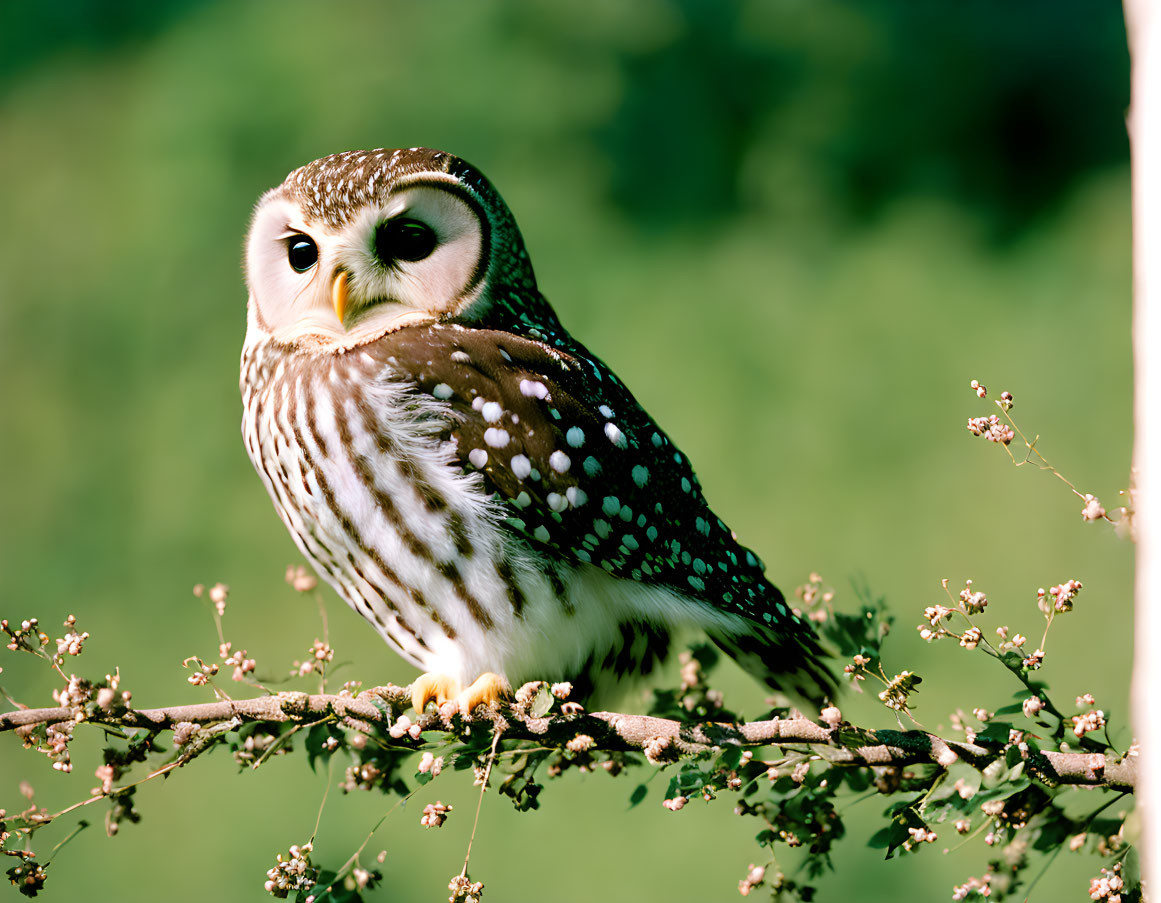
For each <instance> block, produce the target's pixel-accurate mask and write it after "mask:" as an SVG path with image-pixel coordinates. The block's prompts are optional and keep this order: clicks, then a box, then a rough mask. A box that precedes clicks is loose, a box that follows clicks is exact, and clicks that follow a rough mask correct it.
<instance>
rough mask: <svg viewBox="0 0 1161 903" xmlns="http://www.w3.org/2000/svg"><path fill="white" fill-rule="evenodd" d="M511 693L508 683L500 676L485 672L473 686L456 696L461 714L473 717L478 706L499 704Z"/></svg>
mask: <svg viewBox="0 0 1161 903" xmlns="http://www.w3.org/2000/svg"><path fill="white" fill-rule="evenodd" d="M510 692H511V688H510V687H509V686H508V681H506V680H504V678H502V677H501V676H500V675H499V674H493V673H492V672H491V671H485V672H484V673H483V674H481V675H480V676H479V677H477V678H476V679H475V681H473V682H472V685H471V686H470V687H468V688H467V689H466V690H463V691H462V692H461V693H460V694H459V695H457V696H456V702H457V703H458V704H459V707H460V713H461V714H462V715H464V717H469V716H471V714H472V712H474V711H475V710H476V707H477V706H481V705H489V706H490V705H492V704H493V703H496V702H499V701H500V700H501V699H503V698H504V697H505V696H507V695H508V694H509V693H510Z"/></svg>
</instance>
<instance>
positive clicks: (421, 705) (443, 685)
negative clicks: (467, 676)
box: [411, 672, 474, 715]
mask: <svg viewBox="0 0 1161 903" xmlns="http://www.w3.org/2000/svg"><path fill="white" fill-rule="evenodd" d="M473 686H474V684H473ZM460 695H462V694H461V693H460V682H459V681H458V680H456V679H455V678H454V677H451V676H450V675H448V674H436V673H434V672H428V673H426V674H420V675H419V677H417V678H415V682H414V683H413V684H412V685H411V707H412V708H413V709H415V713H416V714H417V715H422V714H423V710H424V709H425V708H427V704H428V703H429V702H431V701H432V700H435V704H436V705H437V706H442V705H443V704H444V703H445V702H452V701H454V700H456V699H458V698H459V696H460Z"/></svg>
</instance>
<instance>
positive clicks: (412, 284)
mask: <svg viewBox="0 0 1161 903" xmlns="http://www.w3.org/2000/svg"><path fill="white" fill-rule="evenodd" d="M245 258H246V262H245V270H246V282H247V285H248V288H249V303H248V308H247V330H246V339H245V343H244V347H243V350H242V358H241V392H242V400H243V406H244V416H243V423H242V433H243V436H244V439H245V444H246V449H247V451H248V452H249V455H250V458H251V460H252V461H253V463H254V466H255V468H256V469H257V471H258V474H259V476H260V477H261V479H262V482H263V483H264V484H265V486H266V489H267V491H268V492H269V494H270V498H271V500H272V501H273V502H274V507H275V509H276V510H277V511H278V514H279V516H280V517H281V518H282V520H283V522H284V523H285V524H286V526H287V528H288V529H289V530H290V534H291V536H292V537H293V538H294V541H295V543H296V544H297V545H298V547H299V549H300V550H301V551H302V553H303V554H304V555H305V556H306V557H307V558H308V559H309V560H310V562H311V563H312V564H313V565H314V567H315V568H316V569H317V571H318V573H319V574H320V576H322V577H323V578H324V579H325V580H326V581H327V582H328V583H330V585H331V586H333V587H334V589H335V591H336V592H338V594H339V595H340V596H341V597H342V598H343V599H345V600H346V602H347V603H348V604H349V605H350V606H351V607H352V608H354V609H355V610H356V611H357V612H358V613H359V614H361V615H362V616H363V617H364V618H366V619H367V620H368V621H370V622H371V623H372V624H373V625H374V626H375V628H376V629H377V630H378V631H379V633H380V634H381V635H382V636H383V638H384V639H385V640H386V642H387V643H388V644H389V645H390V646H391V647H392V648H393V649H394V650H395V651H396V652H398V653H399V654H400V655H401V656H403V658H405V659H406V660H408V661H409V662H412V663H413V664H415V665H416V666H418V667H419V668H420V669H422V671H423V672H424V673H423V675H422V676H421V677H420V678H419V679H418V680H417V681H416V682H415V683H414V684H413V685H412V701H413V703H414V705H415V707H416V709H417V710H419V711H422V710H423V708H424V707H425V706H426V705H427V704H428V703H429V702H431V701H432V700H434V701H435V702H437V703H439V704H443V703H444V702H447V701H454V702H456V703H457V704H458V705H459V707H460V708H461V710H463V711H464V712H471V711H472V710H473V709H474V708H475V707H476V706H477V705H479V704H481V703H490V702H493V701H495V700H497V699H499V698H501V697H502V696H503V695H504V694H505V693H506V692H507V691H508V689H509V688H510V687H511V686H513V685H518V684H519V683H520V682H523V681H525V680H529V679H551V680H567V681H571V682H572V683H573V686H574V695H576V696H583V697H584V698H587V699H589V700H590V701H591V700H592V699H602V698H608V696H609V695H610V694H611V693H613V692H615V691H616V690H617V688H618V687H620V686H622V685H623V684H624V683H626V682H627V681H629V680H630V679H631V678H634V677H637V676H640V675H645V674H647V673H649V672H650V671H651V670H653V669H654V668H655V667H656V666H657V665H658V663H660V662H662V661H663V660H664V659H665V657H666V655H667V653H668V651H669V648H670V645H671V638H672V637H674V635H675V634H676V633H677V632H679V631H682V630H684V629H687V628H694V629H696V630H700V631H704V632H705V633H706V634H708V636H709V637H710V638H711V639H712V640H713V642H714V643H716V644H717V645H718V646H719V647H721V648H722V649H724V650H725V651H726V652H727V653H729V654H730V655H731V656H733V657H734V658H735V659H737V660H738V661H739V662H740V663H741V664H742V666H743V667H744V668H746V669H747V670H748V671H750V672H751V673H752V674H754V675H755V676H756V677H758V678H759V679H761V680H763V681H765V682H766V683H768V684H769V685H770V686H772V687H776V688H779V689H781V690H782V691H784V692H786V693H788V694H791V695H792V696H795V697H798V698H804V699H805V700H808V701H812V702H813V703H815V704H817V703H819V702H821V701H822V700H823V699H825V698H827V697H828V696H829V695H830V694H832V693H833V690H834V678H833V676H832V675H831V673H830V671H829V670H828V668H827V665H826V657H825V655H824V653H823V651H822V649H821V648H820V645H819V643H818V642H817V640H816V638H815V636H814V634H813V632H812V630H811V629H810V627H809V626H808V625H807V624H805V623H804V622H803V621H802V620H801V619H800V618H799V617H798V616H796V615H795V614H794V612H793V611H792V610H791V609H790V607H789V606H788V605H787V603H786V601H785V599H784V598H783V596H782V594H781V593H780V592H779V591H778V589H777V588H776V587H775V586H773V585H772V584H771V583H770V582H769V581H768V580H767V579H766V577H765V576H764V569H763V566H762V564H761V562H759V560H758V558H757V557H756V556H755V555H754V553H753V552H751V551H750V550H749V549H746V548H745V547H743V546H741V545H740V544H739V543H738V542H737V541H736V539H735V537H734V534H733V533H732V532H731V531H730V529H729V528H728V527H727V526H726V525H725V524H724V523H723V522H722V520H721V519H720V518H718V517H717V516H716V515H715V514H714V512H713V511H712V510H711V509H710V507H709V505H708V504H707V503H706V500H705V497H704V496H703V494H702V490H701V487H700V486H699V484H698V480H697V477H696V476H694V472H693V469H692V468H691V466H690V462H689V461H688V460H687V458H686V457H685V455H683V454H682V452H681V451H680V450H679V449H678V448H677V447H676V446H675V445H674V443H673V442H672V440H671V439H670V438H669V436H668V435H667V434H666V433H665V431H664V430H662V429H661V427H659V426H658V425H657V424H656V423H655V422H654V421H653V418H652V417H650V416H649V414H648V413H647V412H646V411H645V410H644V409H643V408H642V407H641V405H640V404H638V402H637V400H636V399H635V398H634V397H633V395H632V393H630V391H629V390H628V388H627V387H626V386H625V385H624V383H622V382H621V380H619V379H618V378H617V376H616V375H615V374H614V373H613V372H612V371H611V370H610V369H609V368H608V367H607V366H606V365H605V364H604V363H602V361H601V360H600V359H599V358H597V357H596V356H595V355H593V354H592V353H591V352H590V351H589V350H588V349H587V348H585V347H584V346H583V345H582V344H581V343H580V342H578V341H577V340H576V339H574V338H573V337H572V336H571V335H569V333H568V332H567V331H566V330H565V329H564V327H563V326H562V325H561V323H560V321H559V320H558V319H557V316H556V314H555V313H554V312H553V309H552V307H551V306H550V305H549V303H548V301H547V300H545V298H544V296H543V295H541V294H540V291H539V290H538V288H537V284H536V279H535V277H534V275H533V271H532V265H531V262H530V261H529V258H528V254H527V252H526V251H525V247H524V242H523V239H522V238H521V235H520V231H519V229H518V228H517V226H516V222H515V220H514V218H513V216H512V214H511V213H510V212H509V210H508V207H507V206H506V205H505V203H504V201H503V200H502V199H501V197H500V195H499V194H498V193H497V192H496V191H495V189H494V188H493V187H492V186H491V184H490V183H489V182H488V181H487V179H485V177H484V176H483V175H482V174H481V173H480V172H479V171H478V170H476V169H475V168H473V167H472V166H471V165H469V164H468V163H466V162H464V161H463V160H461V159H459V158H458V157H455V156H453V155H451V154H448V153H445V152H442V151H437V150H431V149H427V148H408V149H399V150H382V149H381V150H369V151H350V152H346V153H340V154H335V155H332V156H329V157H324V158H322V159H320V160H316V161H314V162H313V163H308V164H307V165H305V166H302V167H300V168H299V169H296V170H294V171H293V172H292V173H290V175H289V176H287V177H286V180H285V181H284V182H283V183H282V184H281V185H279V186H278V187H276V188H274V189H272V190H270V191H268V192H267V193H266V194H265V195H263V197H262V198H261V199H260V201H259V202H258V205H257V207H256V209H255V211H254V215H253V219H252V221H251V225H250V231H249V235H248V238H247V241H246V250H245ZM646 340H647V339H646V337H644V336H642V341H643V342H644V341H646Z"/></svg>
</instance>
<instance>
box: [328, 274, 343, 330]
mask: <svg viewBox="0 0 1161 903" xmlns="http://www.w3.org/2000/svg"><path fill="white" fill-rule="evenodd" d="M331 304H332V305H333V306H334V308H335V314H337V315H338V318H339V322H340V323H342V322H343V321H344V320H345V318H346V315H347V271H346V270H339V272H338V274H337V275H336V276H335V281H334V283H333V284H332V285H331Z"/></svg>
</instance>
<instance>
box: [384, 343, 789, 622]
mask: <svg viewBox="0 0 1161 903" xmlns="http://www.w3.org/2000/svg"><path fill="white" fill-rule="evenodd" d="M382 341H383V342H386V343H388V345H389V346H390V358H389V360H390V361H391V363H392V366H394V367H396V368H397V369H399V370H402V371H404V375H406V376H407V377H408V378H409V379H410V380H412V381H413V382H414V383H415V384H416V386H417V388H418V389H419V390H420V391H421V392H423V393H426V394H429V395H431V396H433V397H435V398H437V399H440V400H442V401H445V402H446V403H448V404H450V406H451V408H452V410H453V412H454V414H455V423H454V425H453V426H452V427H451V428H450V430H449V437H450V438H451V439H452V440H454V442H455V445H456V453H457V455H458V458H459V461H460V463H461V464H462V466H463V467H464V468H465V470H468V471H478V472H479V473H480V474H482V476H483V479H484V484H485V486H486V487H487V488H488V489H489V490H491V491H492V492H493V493H494V495H495V497H496V498H497V499H498V500H499V501H500V502H502V504H503V505H504V506H505V507H506V509H507V511H508V512H509V513H508V518H507V521H508V524H509V525H510V526H511V527H512V528H513V529H514V530H516V531H517V532H518V533H520V534H522V535H523V536H524V537H525V538H527V539H528V540H530V541H532V542H533V543H537V544H540V545H543V546H546V547H548V548H549V549H551V550H552V552H554V553H555V554H557V555H560V556H563V557H565V558H568V559H572V560H575V561H584V562H589V563H592V564H594V565H597V566H599V567H603V568H604V569H605V570H607V571H609V572H610V573H612V574H615V575H617V576H619V577H624V578H629V579H633V580H640V581H645V582H649V583H655V584H660V585H663V586H667V587H669V588H671V589H674V590H677V591H678V592H680V593H683V594H685V595H689V596H693V597H695V598H699V599H702V600H704V601H705V602H707V603H708V604H711V605H714V606H718V607H721V608H725V609H727V610H730V611H733V612H736V613H738V614H742V615H744V616H746V617H748V618H751V619H753V620H755V621H757V622H759V623H767V624H769V623H771V622H772V621H774V620H775V619H779V620H781V619H784V618H785V617H786V615H785V614H784V612H785V611H786V610H785V608H784V607H781V606H780V605H779V603H782V601H783V600H782V595H781V593H780V592H779V591H778V590H777V589H776V588H775V587H774V586H772V585H771V584H770V583H769V582H768V581H767V580H766V579H765V576H764V575H763V571H762V565H761V563H760V562H759V561H758V559H757V557H756V556H755V555H754V554H753V553H752V552H750V551H749V550H747V549H745V548H743V547H742V546H740V545H739V544H738V543H737V542H736V541H735V540H734V538H733V535H732V534H731V532H730V530H729V528H728V527H726V525H725V524H724V523H723V522H722V521H721V520H720V519H719V518H718V517H717V516H716V515H715V514H714V513H713V512H712V511H711V510H710V508H709V506H708V505H707V504H706V501H705V498H704V496H703V495H702V491H701V488H700V486H699V485H698V482H697V478H696V477H695V476H694V473H693V470H692V468H691V467H690V464H689V462H688V460H687V459H686V458H685V456H684V455H683V454H682V453H681V452H680V451H679V450H678V449H677V448H676V447H675V446H674V445H673V443H672V442H671V441H670V439H669V437H668V436H666V434H665V433H664V432H663V431H662V430H661V429H660V428H659V427H658V426H657V424H656V423H654V422H653V419H652V418H651V417H650V416H649V415H648V414H647V413H646V412H645V411H644V409H643V408H642V407H641V406H640V405H639V404H638V403H637V401H636V400H635V399H634V398H633V396H632V394H631V393H630V392H629V390H628V389H627V388H626V387H625V386H624V384H623V383H622V382H621V381H620V380H618V379H617V377H616V376H615V375H614V374H613V373H612V371H611V370H609V368H608V367H606V366H605V365H604V364H603V363H601V361H599V360H598V359H597V358H595V357H593V356H592V355H590V354H589V353H588V352H587V351H586V350H585V349H584V348H583V347H582V346H580V345H579V344H577V343H575V342H571V341H570V342H569V343H568V344H567V345H566V346H564V347H553V346H551V345H549V344H547V343H545V342H542V341H538V340H535V339H531V338H525V337H522V336H519V335H515V334H513V333H510V332H506V331H498V330H490V329H467V328H463V327H460V326H454V325H433V326H426V327H421V328H409V329H404V330H400V331H399V332H397V333H393V334H391V335H389V336H386V337H384V339H383V340H382ZM385 350H386V349H385ZM780 608H781V611H779V609H780Z"/></svg>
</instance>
